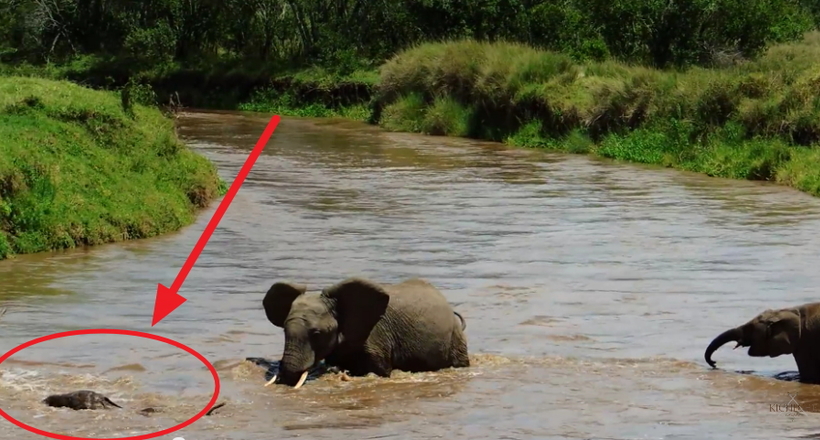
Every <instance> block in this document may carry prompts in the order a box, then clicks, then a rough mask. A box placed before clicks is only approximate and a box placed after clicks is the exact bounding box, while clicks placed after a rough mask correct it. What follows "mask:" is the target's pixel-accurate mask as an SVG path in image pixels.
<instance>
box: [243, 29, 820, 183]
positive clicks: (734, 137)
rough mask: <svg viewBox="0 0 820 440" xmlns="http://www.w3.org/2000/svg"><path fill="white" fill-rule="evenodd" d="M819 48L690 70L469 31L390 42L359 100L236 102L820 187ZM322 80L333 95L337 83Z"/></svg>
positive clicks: (260, 98) (269, 95) (790, 48)
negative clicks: (574, 55) (367, 97)
mask: <svg viewBox="0 0 820 440" xmlns="http://www.w3.org/2000/svg"><path fill="white" fill-rule="evenodd" d="M817 60H820V33H818V32H812V33H809V34H807V36H806V38H805V39H804V40H802V41H800V42H796V43H788V44H781V45H775V46H772V47H771V48H769V49H768V51H767V52H766V53H765V54H764V55H763V56H762V57H760V58H758V59H756V60H754V61H745V62H741V63H739V64H734V65H732V66H731V67H724V68H713V69H708V68H698V67H695V68H690V69H687V70H684V71H673V70H659V69H653V68H648V67H641V66H634V65H627V64H623V63H619V62H615V61H605V62H587V63H577V62H573V61H572V60H571V59H570V58H569V57H567V56H565V55H561V54H557V53H552V52H546V51H540V50H536V49H532V48H530V47H527V46H525V45H520V44H510V43H477V42H473V41H464V40H463V41H457V42H448V43H428V44H422V45H419V46H416V47H414V48H412V49H409V50H406V51H403V52H400V53H398V54H397V55H396V56H394V57H393V58H392V59H390V60H388V61H387V62H386V63H385V64H384V65H382V66H381V68H380V75H379V78H378V81H376V82H373V83H368V82H364V81H363V82H362V85H363V86H365V85H366V86H368V87H370V90H372V97H371V102H370V104H368V105H367V106H366V107H365V105H364V104H361V103H359V104H356V105H355V106H349V107H344V106H342V107H339V106H332V105H324V104H323V103H322V101H321V100H318V99H317V100H314V101H306V100H305V99H304V97H303V96H301V95H299V94H298V92H294V91H293V90H294V89H293V88H292V86H291V87H277V86H275V85H273V86H271V87H269V88H267V89H264V90H262V91H257V92H256V93H255V94H254V95H253V96H252V97H251V99H250V100H249V101H248V102H245V103H242V104H240V105H239V106H238V107H239V108H240V109H247V110H260V111H275V112H278V113H280V114H286V115H287V114H292V115H300V116H302V115H308V116H328V115H333V116H349V115H352V116H353V117H354V118H355V119H359V120H369V121H371V122H374V123H378V124H379V125H380V126H382V127H384V128H386V129H389V130H395V131H408V132H419V133H426V134H433V135H447V136H463V137H472V138H478V139H486V140H495V141H501V142H506V143H508V144H510V145H514V146H522V147H537V148H546V149H551V150H558V151H565V152H570V153H583V154H593V155H597V156H600V157H606V158H612V159H617V160H624V161H631V162H641V163H647V164H657V165H662V166H667V167H673V168H677V169H681V170H689V171H695V172H700V173H705V174H707V175H710V176H716V177H726V178H736V179H751V180H766V181H773V182H778V183H781V184H785V185H789V186H792V187H794V188H797V189H799V190H801V191H805V192H807V193H810V194H812V195H815V196H820V149H817V144H818V141H820V97H818V96H820V73H818V72H820V70H818V69H817V68H818V67H820V61H817ZM297 78H298V77H293V78H292V80H293V81H294V82H295V83H298V80H297ZM306 84H310V82H303V83H302V87H305V86H306ZM371 84H372V85H371ZM325 87H326V89H327V90H328V92H327V94H328V95H334V94H337V95H338V94H340V93H341V90H342V88H341V86H340V87H338V88H334V87H333V84H329V85H327V86H325ZM319 95H321V94H319ZM365 108H367V110H368V111H367V112H364V111H363V110H364V109H365ZM351 109H353V110H354V111H351Z"/></svg>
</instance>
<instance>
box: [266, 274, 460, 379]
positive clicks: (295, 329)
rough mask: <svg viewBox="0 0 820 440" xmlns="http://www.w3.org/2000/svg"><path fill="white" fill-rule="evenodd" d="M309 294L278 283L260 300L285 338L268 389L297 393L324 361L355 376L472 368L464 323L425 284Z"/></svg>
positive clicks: (342, 287) (369, 285) (357, 281)
mask: <svg viewBox="0 0 820 440" xmlns="http://www.w3.org/2000/svg"><path fill="white" fill-rule="evenodd" d="M306 292H307V286H306V285H303V284H293V283H288V282H276V283H274V284H273V285H272V286H271V287H270V289H269V290H268V291H267V293H266V294H265V297H264V299H263V300H262V305H263V308H264V309H265V315H266V316H267V318H268V321H270V322H271V324H273V325H275V326H276V327H279V328H282V329H283V330H284V332H285V347H284V351H283V353H282V358H281V361H280V364H279V372H278V374H276V375H275V376H274V377H273V378H272V379H271V380H270V381H268V382H267V383H266V384H265V386H268V385H271V384H273V383H278V384H286V385H289V386H292V387H293V388H294V389H298V388H299V387H301V386H302V385H303V384H304V382H305V379H306V378H307V373H308V371H309V370H311V369H312V368H314V367H316V366H317V365H318V364H319V363H320V362H321V361H322V360H324V362H325V365H327V366H330V367H337V368H338V369H340V370H341V371H343V372H345V371H346V372H347V373H348V374H350V375H351V376H366V375H368V374H369V373H374V374H376V375H377V376H380V377H390V375H391V373H392V371H393V370H394V369H397V370H401V371H406V372H422V371H437V370H440V369H444V368H464V367H469V366H470V359H469V355H468V352H467V337H466V335H465V333H464V330H465V329H466V323H465V321H464V318H463V317H462V316H461V315H459V314H458V313H456V312H455V311H454V310H453V308H452V306H451V305H450V304H449V303H448V302H447V299H446V298H445V297H444V295H443V294H442V293H441V292H440V291H439V290H438V289H436V288H435V287H434V286H433V285H432V284H431V283H429V282H428V281H426V280H423V279H421V278H410V279H407V280H405V281H402V282H400V283H397V284H379V283H376V282H373V281H371V280H368V279H364V278H358V277H352V278H347V279H345V280H343V281H340V282H338V283H337V284H335V285H333V286H331V287H327V288H325V289H323V290H322V291H321V292H312V293H306ZM456 317H458V320H456Z"/></svg>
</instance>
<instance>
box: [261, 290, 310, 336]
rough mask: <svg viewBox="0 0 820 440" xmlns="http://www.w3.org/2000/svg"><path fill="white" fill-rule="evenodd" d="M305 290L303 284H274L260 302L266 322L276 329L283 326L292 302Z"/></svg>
mask: <svg viewBox="0 0 820 440" xmlns="http://www.w3.org/2000/svg"><path fill="white" fill-rule="evenodd" d="M306 290H307V286H305V285H304V284H292V283H286V282H281V281H280V282H278V283H274V284H273V285H272V286H270V289H268V293H266V294H265V298H264V299H263V300H262V307H264V308H265V315H266V316H267V317H268V321H270V322H271V324H273V325H275V326H277V327H283V326H284V325H285V318H287V317H288V313H290V306H291V305H292V304H293V301H294V300H296V298H298V297H299V295H302V294H304V293H305V291H306Z"/></svg>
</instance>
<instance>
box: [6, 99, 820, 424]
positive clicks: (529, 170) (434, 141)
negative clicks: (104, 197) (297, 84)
mask: <svg viewBox="0 0 820 440" xmlns="http://www.w3.org/2000/svg"><path fill="white" fill-rule="evenodd" d="M268 119H269V116H268V115H259V114H243V113H234V112H190V113H185V114H182V115H181V117H180V118H179V132H180V135H181V136H182V137H183V139H185V140H186V142H188V143H189V144H190V145H191V146H192V147H193V148H194V149H196V151H198V152H200V153H202V154H204V155H206V156H208V157H209V158H211V159H212V160H213V161H215V163H216V164H217V166H218V167H219V169H220V173H221V175H222V176H223V178H225V180H226V181H228V182H229V183H230V182H232V181H233V179H234V178H235V176H236V174H237V172H238V171H239V169H240V167H241V166H242V164H243V162H244V161H245V159H246V157H247V155H248V153H249V152H250V150H251V149H252V148H253V146H254V144H255V143H256V141H257V139H258V137H259V135H260V134H261V132H262V129H263V128H264V126H265V124H266V123H267V121H268ZM217 202H218V201H217ZM217 202H214V203H213V205H212V207H211V208H209V209H208V210H205V211H203V212H202V213H201V215H200V216H199V219H198V221H197V222H196V224H194V225H192V226H190V227H187V228H185V229H183V230H182V231H180V232H178V233H172V234H168V235H164V236H161V237H157V238H153V239H148V240H141V241H135V242H129V243H120V244H111V245H105V246H99V247H95V248H92V249H85V250H73V251H69V252H59V253H52V254H37V255H24V256H18V257H16V258H14V259H12V260H8V261H3V262H0V307H6V308H8V313H7V314H6V315H5V316H3V317H2V318H0V352H2V353H5V352H7V351H8V350H10V349H12V348H13V347H15V346H17V345H19V344H22V343H24V342H26V341H29V340H32V339H34V338H37V337H40V336H44V335H47V334H51V333H55V332H61V331H67V330H76V329H84V328H120V329H129V330H138V331H144V332H150V333H155V334H158V335H161V336H164V337H168V338H171V339H174V340H176V341H179V342H181V343H184V344H186V345H188V346H190V347H191V348H193V349H194V350H196V351H198V352H199V353H201V354H203V355H204V356H205V357H207V358H208V359H209V360H210V361H211V362H212V363H213V364H214V365H215V366H216V368H217V371H218V373H219V376H220V380H221V387H222V388H221V391H220V396H219V401H220V402H221V401H224V402H226V405H225V406H224V407H223V408H221V409H220V410H217V411H216V412H215V413H214V414H213V415H211V416H208V417H203V418H202V419H200V420H198V421H197V422H195V423H193V424H192V425H190V426H188V427H186V428H184V429H182V430H179V431H177V432H174V433H172V434H168V435H165V436H163V437H160V438H161V439H168V440H171V439H173V438H175V437H183V438H184V439H185V440H200V439H201V440H251V439H260V440H261V439H291V438H310V439H348V438H361V439H376V438H378V439H382V438H400V439H432V438H446V439H471V440H472V439H521V440H524V439H526V440H529V439H592V438H594V439H669V440H671V439H692V440H703V439H767V440H769V439H773V438H799V437H801V436H807V435H810V434H812V433H815V432H820V414H818V412H820V386H810V385H801V384H799V383H797V382H794V381H788V380H780V379H776V378H774V377H773V376H775V375H776V374H778V373H782V372H787V371H795V370H796V366H795V364H794V360H793V358H792V357H791V356H783V357H780V358H774V359H770V358H750V357H748V356H747V355H746V350H745V349H743V350H740V349H739V350H735V351H732V350H731V347H732V346H733V345H729V344H727V345H726V346H725V347H723V348H722V349H721V350H719V351H717V352H716V353H715V355H714V356H713V358H714V359H715V360H716V361H717V362H718V367H719V369H717V370H712V369H711V368H710V367H709V366H708V365H707V364H706V363H705V361H704V360H703V351H704V349H705V348H706V346H707V345H708V343H709V341H710V340H711V339H712V338H713V337H715V336H716V335H717V334H718V333H720V332H722V331H723V330H725V329H726V328H728V327H729V326H734V325H737V324H741V323H743V322H746V321H747V320H748V319H750V318H752V317H753V316H754V315H756V314H757V313H759V312H761V311H763V310H765V309H767V308H778V307H786V306H791V305H797V304H801V303H804V302H809V301H816V300H817V286H818V285H820V270H818V269H817V268H818V267H820V253H818V252H817V249H819V248H820V234H818V233H817V232H818V230H820V200H818V199H815V198H812V197H810V196H808V195H805V194H802V193H799V192H797V191H794V190H791V189H788V188H784V187H780V186H774V185H770V184H765V183H758V182H746V181H735V180H723V179H714V178H709V177H706V176H702V175H696V174H689V173H682V172H678V171H674V170H669V169H659V168H657V167H644V166H637V165H627V164H618V163H613V162H610V161H603V160H596V159H592V158H589V157H586V156H576V155H562V154H549V153H545V152H542V151H534V150H520V149H510V148H505V147H503V146H501V145H499V144H493V143H485V142H477V141H473V140H465V139H452V138H444V137H427V136H421V135H415V134H405V133H389V132H385V131H382V130H380V129H378V128H375V127H371V126H367V125H364V124H360V123H355V122H349V121H338V120H312V119H296V118H283V119H282V122H281V123H280V124H279V127H278V128H277V130H276V132H275V134H274V136H273V138H272V140H271V141H270V142H269V144H268V145H267V147H266V149H265V151H264V152H263V154H262V156H261V157H260V158H259V160H258V161H257V163H256V165H255V166H254V169H253V170H252V171H251V172H250V174H249V176H248V178H247V180H246V182H245V184H244V186H243V187H242V189H241V190H240V191H239V193H238V195H237V196H236V198H235V199H234V201H233V203H232V205H231V206H230V209H229V210H228V211H227V213H226V214H225V216H224V218H223V219H222V221H221V223H220V224H219V226H218V228H217V229H216V232H215V233H214V234H213V237H212V238H211V240H210V241H209V242H208V244H207V247H206V248H205V250H204V252H203V253H202V255H201V257H200V258H199V260H198V261H197V264H196V266H195V267H194V269H193V270H192V271H191V273H190V274H189V276H188V278H187V280H186V281H185V284H184V286H183V287H182V289H181V290H180V294H181V295H183V296H185V297H186V298H188V301H187V302H186V303H184V304H183V305H182V306H181V307H180V308H178V309H177V310H176V311H174V312H173V313H172V314H171V315H169V316H168V317H167V318H165V320H163V321H162V322H161V323H160V324H158V325H157V326H156V327H151V314H152V312H153V302H154V295H155V293H156V287H157V283H163V284H165V285H170V283H171V282H172V281H173V279H174V277H175V276H176V274H177V272H178V270H179V268H180V267H181V266H182V264H183V262H184V261H185V258H186V257H187V256H188V254H189V253H190V251H191V249H192V248H193V247H194V244H195V243H196V241H197V239H198V238H199V236H200V234H201V233H202V231H203V229H204V228H205V225H206V224H207V222H208V220H209V219H210V218H211V216H212V214H213V212H214V211H215V209H216V206H217V204H218V203H217ZM349 276H364V277H368V278H371V279H373V280H376V281H379V282H385V283H393V282H398V281H401V280H403V279H406V278H410V277H422V278H425V279H427V280H429V281H431V282H432V283H433V284H435V285H436V286H437V287H438V288H439V289H440V290H441V291H442V292H443V293H444V294H445V296H446V297H447V298H448V300H449V301H450V302H451V303H452V304H453V306H454V308H455V309H456V310H457V311H459V312H460V313H461V314H462V315H463V316H464V318H465V320H466V322H467V330H466V334H467V337H468V342H469V348H470V352H471V358H472V366H471V367H470V368H467V369H461V370H452V371H450V370H448V371H441V372H435V373H423V374H406V373H401V372H399V373H397V374H394V376H393V377H392V378H390V379H381V378H374V377H366V378H354V379H353V380H351V381H342V380H340V379H339V377H338V376H337V375H334V374H329V375H326V376H323V377H321V378H319V379H316V380H311V381H308V382H307V383H306V384H305V386H304V387H302V388H301V389H299V390H292V389H289V388H287V387H284V386H271V387H263V386H262V385H263V384H264V382H265V369H264V368H263V367H261V366H259V365H258V364H257V363H254V362H250V361H247V360H246V359H247V358H263V359H267V360H269V361H275V360H276V359H278V358H279V356H280V355H281V353H282V348H283V345H284V344H283V342H284V341H283V332H282V331H281V329H279V328H276V327H274V326H273V325H272V324H270V323H269V322H268V321H267V319H266V318H265V314H264V311H263V310H262V303H261V301H262V297H263V296H264V294H265V291H266V290H267V289H268V288H269V287H270V285H271V284H272V283H274V282H276V281H280V280H289V281H295V282H300V283H304V284H307V285H308V288H309V289H311V290H318V289H321V288H322V287H326V286H328V285H330V284H333V283H336V282H338V281H340V280H342V279H343V278H346V277H349ZM85 388H88V389H94V390H97V391H99V392H102V393H104V394H106V395H108V396H109V397H110V398H111V399H112V400H114V401H115V402H117V403H119V404H120V405H121V406H123V407H124V408H123V409H122V410H106V411H80V412H74V411H70V410H65V409H54V408H50V407H46V406H45V405H43V404H42V403H40V400H41V399H43V398H44V397H45V396H46V395H48V394H51V393H60V392H66V391H71V390H75V389H85ZM212 391H213V381H212V379H211V375H210V373H209V372H208V370H207V369H206V368H205V367H204V366H203V365H202V363H200V362H199V361H198V360H197V359H196V358H194V357H193V356H191V355H190V354H188V353H186V352H184V351H181V350H179V349H177V348H175V347H172V346H169V345H166V344H163V343H160V342H157V341H152V340H146V339H138V338H133V337H125V336H116V335H96V336H82V337H80V336H77V337H70V338H64V339H56V340H52V341H48V342H44V343H42V344H38V345H35V346H33V347H31V348H27V349H25V350H23V351H21V352H19V353H17V354H15V355H14V356H13V357H12V358H11V359H9V360H8V361H6V362H3V364H2V365H0V408H2V409H3V410H4V411H6V412H7V413H8V414H9V415H11V416H12V417H14V418H16V419H18V420H20V421H22V422H24V423H27V424H29V425H32V426H34V427H36V428H39V429H43V430H46V431H49V432H53V433H61V434H64V435H73V436H82V437H96V438H113V437H125V436H135V435H141V434H146V433H150V432H156V431H160V430H163V429H166V428H169V427H171V426H174V425H176V424H178V423H181V422H184V421H185V420H186V419H189V418H191V417H192V416H194V415H195V414H197V413H198V412H199V411H201V410H202V408H204V407H205V405H206V404H207V402H208V400H209V399H210V398H211V395H212ZM787 404H791V406H790V407H789V408H794V405H795V404H799V405H800V408H801V409H802V410H800V411H792V410H789V411H784V410H782V408H783V407H785V406H786V405H787ZM147 406H152V407H155V408H161V409H162V411H161V412H158V413H156V414H153V415H150V416H146V415H142V414H139V413H138V412H137V411H138V410H139V409H141V408H144V407H147ZM779 408H780V409H779ZM0 438H8V439H40V438H44V437H42V436H39V435H35V434H33V433H30V432H27V431H25V430H23V429H21V428H19V427H17V426H14V425H12V424H11V423H9V422H8V421H6V420H5V419H0Z"/></svg>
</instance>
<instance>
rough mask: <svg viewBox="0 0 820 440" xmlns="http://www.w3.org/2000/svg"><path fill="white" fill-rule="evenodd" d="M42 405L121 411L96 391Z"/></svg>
mask: <svg viewBox="0 0 820 440" xmlns="http://www.w3.org/2000/svg"><path fill="white" fill-rule="evenodd" d="M43 403H45V404H46V405H48V406H53V407H55V408H71V409H73V410H78V411H79V410H81V409H92V410H93V409H108V408H110V407H111V406H114V407H117V408H120V409H122V407H121V406H119V405H117V404H116V403H114V402H112V401H111V399H109V398H108V397H106V396H104V395H102V394H100V393H98V392H96V391H90V390H80V391H72V392H70V393H65V394H52V395H51V396H48V397H46V398H45V399H43ZM109 405H110V406H109ZM223 406H225V402H222V403H220V404H217V405H214V406H213V407H212V408H211V409H210V410H208V412H207V413H205V415H206V416H209V415H211V414H213V412H214V411H216V410H217V409H219V408H222V407H223ZM156 412H161V411H160V410H158V409H156V408H143V409H141V410H140V411H139V414H142V415H146V416H147V415H148V414H153V413H156Z"/></svg>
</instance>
